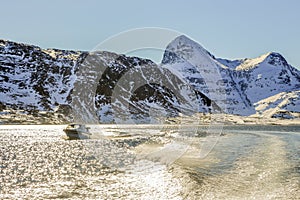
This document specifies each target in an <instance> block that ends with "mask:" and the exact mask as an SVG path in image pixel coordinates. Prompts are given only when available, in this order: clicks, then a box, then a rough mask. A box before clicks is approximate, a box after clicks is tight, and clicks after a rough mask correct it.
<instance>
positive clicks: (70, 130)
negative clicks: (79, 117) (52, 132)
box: [63, 124, 91, 140]
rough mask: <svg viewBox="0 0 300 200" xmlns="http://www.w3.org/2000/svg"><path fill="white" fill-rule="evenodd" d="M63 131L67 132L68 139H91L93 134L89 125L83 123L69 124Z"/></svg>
mask: <svg viewBox="0 0 300 200" xmlns="http://www.w3.org/2000/svg"><path fill="white" fill-rule="evenodd" d="M63 131H64V132H65V133H66V135H67V138H66V139H68V140H77V139H89V138H90V136H91V133H90V132H89V127H86V126H85V125H83V124H69V125H68V126H67V127H66V128H65V129H64V130H63Z"/></svg>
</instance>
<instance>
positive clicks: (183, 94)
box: [0, 36, 300, 122]
mask: <svg viewBox="0 0 300 200" xmlns="http://www.w3.org/2000/svg"><path fill="white" fill-rule="evenodd" d="M0 69H1V71H0V105H1V107H2V109H3V107H9V108H12V109H24V110H43V111H54V110H55V109H57V108H58V107H62V105H70V106H71V107H72V108H73V111H74V112H73V113H75V116H76V117H77V119H78V120H80V121H82V122H89V121H90V120H91V119H93V120H99V119H100V121H102V122H116V121H118V120H119V121H122V120H124V121H126V120H133V121H135V122H136V121H140V122H151V120H152V119H151V117H153V116H155V117H158V118H159V117H162V116H176V115H178V114H180V113H183V114H188V115H189V114H192V113H194V112H220V111H223V112H225V113H229V114H238V115H244V116H249V115H255V114H258V113H264V112H265V110H266V109H261V107H262V106H261V105H262V104H263V105H265V104H267V103H268V102H270V105H271V102H275V100H274V99H282V98H287V97H286V96H284V95H283V94H289V95H291V96H292V97H293V98H288V99H289V100H288V102H289V106H286V107H284V106H282V104H280V112H281V113H282V112H284V110H285V109H286V111H288V112H299V109H297V108H299V107H300V105H299V92H297V91H298V90H299V88H300V72H299V70H297V69H296V68H294V67H292V66H291V65H289V64H288V63H287V61H286V60H285V59H284V57H283V56H282V55H280V54H278V53H274V52H271V53H268V54H265V55H262V56H260V57H258V58H254V59H239V60H233V61H231V60H228V59H221V58H216V57H215V56H214V55H212V54H211V53H209V52H208V51H207V50H205V49H204V48H203V47H202V46H201V45H199V44H198V43H196V42H194V41H192V40H191V39H189V38H187V37H186V36H180V37H177V38H175V39H174V40H173V41H171V42H170V44H169V45H168V46H167V47H166V51H165V53H164V56H163V60H162V63H161V64H159V65H157V64H155V63H154V62H152V61H151V60H148V59H142V58H137V57H128V56H125V55H119V54H116V53H112V52H104V51H98V52H90V53H88V52H80V51H66V50H58V49H42V48H39V47H37V46H32V45H26V44H20V43H15V42H11V41H6V40H0ZM282 95H283V96H284V97H283V96H282ZM289 95H288V96H289ZM297 99H298V100H297ZM262 102H263V103H262ZM284 102H287V101H284ZM290 105H293V106H290ZM277 110H278V109H277ZM76 114H77V115H76ZM82 116H85V117H82ZM95 116H96V118H95ZM268 116H269V115H268ZM272 116H273V117H274V116H275V115H272ZM272 116H271V115H270V116H269V117H272ZM293 116H294V115H293Z"/></svg>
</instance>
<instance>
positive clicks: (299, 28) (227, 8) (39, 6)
mask: <svg viewBox="0 0 300 200" xmlns="http://www.w3.org/2000/svg"><path fill="white" fill-rule="evenodd" d="M0 5H1V18H0V24H1V25H0V27H1V28H0V38H3V39H9V40H13V41H18V42H24V43H30V44H35V45H38V46H41V47H44V48H53V47H54V48H61V49H74V50H91V49H93V48H94V47H95V46H96V45H97V44H98V43H99V42H101V41H103V40H105V39H106V38H108V37H110V36H112V35H114V34H117V33H119V32H122V31H125V30H128V29H132V28H141V27H163V28H170V29H174V30H177V31H179V32H182V33H185V34H186V35H188V36H190V37H192V38H193V39H195V40H197V41H198V42H199V43H200V44H201V45H203V46H204V47H205V48H206V49H207V50H209V51H210V52H211V53H213V54H214V55H216V56H217V57H223V58H231V59H233V58H244V57H250V58H251V57H256V56H259V55H260V54H263V53H266V52H269V51H275V52H279V53H281V54H282V55H283V56H284V57H285V58H286V59H287V60H288V62H289V63H290V64H292V65H293V66H295V67H298V68H299V67H300V55H299V53H300V12H299V8H300V1H298V0H286V1H282V0H251V1H250V0H247V1H244V0H240V1H239V0H210V1H209V0H198V1H197V0H190V1H180V0H172V1H171V0H165V1H163V0H151V1H150V0H149V1H142V0H127V1H121V0H119V1H117V0H109V1H108V0H107V1H100V0H99V1H96V0H85V1H78V0H51V1H40V0H27V1H21V0H19V1H17V0H6V1H1V2H0Z"/></svg>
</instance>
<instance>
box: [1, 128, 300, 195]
mask: <svg viewBox="0 0 300 200" xmlns="http://www.w3.org/2000/svg"><path fill="white" fill-rule="evenodd" d="M63 128H64V126H37V125H36V126H0V199H18V198H19V199H299V198H300V148H299V147H300V132H299V130H300V126H289V127H280V126H233V127H224V130H223V134H222V135H221V136H220V138H219V141H218V143H217V145H216V146H215V147H214V148H213V150H212V151H211V152H210V153H209V154H208V156H207V157H205V158H199V151H200V150H201V145H202V143H204V142H205V135H203V134H202V135H201V134H199V135H195V136H192V138H191V139H192V140H193V141H194V142H190V143H188V149H187V152H186V153H185V154H183V155H182V156H181V157H180V158H179V159H177V160H176V161H175V162H171V163H168V164H165V163H164V162H160V161H161V160H160V159H153V157H147V156H140V155H144V154H141V153H140V152H147V151H154V152H155V151H156V150H159V149H161V148H163V147H164V145H166V144H169V143H170V142H171V141H172V138H174V137H173V135H176V134H178V133H176V130H175V131H174V130H173V131H172V130H158V128H157V127H155V126H149V125H148V126H144V127H143V126H139V127H134V126H131V127H130V128H128V127H121V126H119V127H114V126H111V127H110V126H103V134H104V135H105V134H106V136H107V135H109V139H108V137H105V138H101V137H100V138H98V139H90V140H64V139H63V136H64V133H63V131H62V129H63ZM200 132H201V131H200ZM189 141H190V140H189ZM181 142H182V141H181ZM185 142H186V141H185ZM175 153H176V152H175ZM160 156H163V157H165V158H168V157H172V156H171V155H170V152H169V153H166V155H160Z"/></svg>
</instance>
